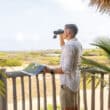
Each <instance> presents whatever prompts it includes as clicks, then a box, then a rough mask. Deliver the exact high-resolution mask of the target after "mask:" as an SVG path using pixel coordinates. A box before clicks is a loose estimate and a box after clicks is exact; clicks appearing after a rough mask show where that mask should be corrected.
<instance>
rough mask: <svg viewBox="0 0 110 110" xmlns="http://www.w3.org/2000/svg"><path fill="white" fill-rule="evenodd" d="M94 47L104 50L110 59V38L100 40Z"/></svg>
mask: <svg viewBox="0 0 110 110" xmlns="http://www.w3.org/2000/svg"><path fill="white" fill-rule="evenodd" d="M92 45H94V46H97V47H99V48H100V49H102V50H104V51H105V53H106V54H107V55H108V57H109V58H110V38H103V37H100V38H98V39H97V40H96V41H95V42H94V43H92Z"/></svg>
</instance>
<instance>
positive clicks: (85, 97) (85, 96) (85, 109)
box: [83, 73, 88, 110]
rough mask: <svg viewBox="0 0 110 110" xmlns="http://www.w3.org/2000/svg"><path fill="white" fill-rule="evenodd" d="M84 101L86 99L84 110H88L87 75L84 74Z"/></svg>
mask: <svg viewBox="0 0 110 110" xmlns="http://www.w3.org/2000/svg"><path fill="white" fill-rule="evenodd" d="M83 99H84V110H88V108H87V92H86V74H85V73H83Z"/></svg>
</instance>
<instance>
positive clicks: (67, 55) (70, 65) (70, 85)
mask: <svg viewBox="0 0 110 110" xmlns="http://www.w3.org/2000/svg"><path fill="white" fill-rule="evenodd" d="M77 33H78V28H77V26H76V25H75V24H66V25H65V28H64V33H63V34H60V35H59V38H60V46H61V48H62V55H61V64H60V67H58V68H53V69H52V68H49V67H46V69H45V72H47V73H48V72H50V73H54V74H60V80H61V91H60V99H61V108H62V110H78V100H77V98H78V97H77V92H78V89H79V84H80V70H79V66H80V57H81V53H82V46H81V44H80V42H79V41H78V40H77V38H76V34H77ZM64 40H67V42H66V43H65V41H64Z"/></svg>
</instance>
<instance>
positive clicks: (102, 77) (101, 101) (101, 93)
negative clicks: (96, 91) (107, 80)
mask: <svg viewBox="0 0 110 110" xmlns="http://www.w3.org/2000/svg"><path fill="white" fill-rule="evenodd" d="M103 88H104V74H101V85H100V110H104V99H103V97H104V89H103Z"/></svg>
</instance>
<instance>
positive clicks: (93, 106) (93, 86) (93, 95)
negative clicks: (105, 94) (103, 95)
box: [91, 75, 95, 110]
mask: <svg viewBox="0 0 110 110" xmlns="http://www.w3.org/2000/svg"><path fill="white" fill-rule="evenodd" d="M91 78H92V82H91V91H92V94H91V110H95V76H94V75H92V76H91Z"/></svg>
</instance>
